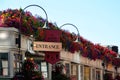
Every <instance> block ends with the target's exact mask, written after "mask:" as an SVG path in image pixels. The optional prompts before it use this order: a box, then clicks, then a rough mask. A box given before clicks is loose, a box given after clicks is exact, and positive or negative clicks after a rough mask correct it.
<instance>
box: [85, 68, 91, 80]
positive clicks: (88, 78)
mask: <svg viewBox="0 0 120 80" xmlns="http://www.w3.org/2000/svg"><path fill="white" fill-rule="evenodd" d="M90 78H91V77H90V67H88V66H85V67H84V80H90Z"/></svg>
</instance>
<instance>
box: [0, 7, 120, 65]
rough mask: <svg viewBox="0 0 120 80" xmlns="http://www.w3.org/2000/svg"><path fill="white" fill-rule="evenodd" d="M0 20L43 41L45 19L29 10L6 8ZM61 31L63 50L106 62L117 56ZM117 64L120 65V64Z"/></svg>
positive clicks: (50, 25)
mask: <svg viewBox="0 0 120 80" xmlns="http://www.w3.org/2000/svg"><path fill="white" fill-rule="evenodd" d="M20 16H21V17H20ZM0 22H2V24H0V26H1V27H3V26H4V27H15V28H17V29H20V30H21V33H22V34H24V35H28V36H29V35H34V38H35V40H38V41H44V37H45V35H44V34H45V32H44V29H43V28H42V27H43V26H44V24H45V22H46V20H45V19H43V18H42V17H38V16H37V17H36V16H33V15H32V14H31V13H30V12H28V11H26V12H24V11H23V10H22V9H20V10H17V9H15V10H12V9H8V10H4V11H2V12H1V13H0ZM47 22H48V21H47ZM47 25H48V26H49V29H59V28H58V27H57V26H55V25H54V24H53V23H50V22H48V24H47ZM59 30H60V29H59ZM61 32H62V35H61V37H60V41H61V42H62V46H63V48H64V49H65V50H68V51H69V52H71V53H75V52H76V51H77V52H80V53H81V55H82V56H84V57H87V58H89V59H91V60H96V59H101V60H105V61H106V62H108V63H112V62H113V61H115V60H114V58H115V57H116V56H117V53H116V52H114V51H112V50H109V49H108V48H106V47H103V46H101V45H98V44H93V43H92V42H90V41H88V40H86V39H84V38H83V37H81V36H77V35H75V34H71V33H70V32H68V31H63V30H61ZM77 37H79V39H80V42H75V40H76V38H77ZM115 65H116V64H115ZM117 65H119V66H120V64H117Z"/></svg>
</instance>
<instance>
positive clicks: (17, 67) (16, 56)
mask: <svg viewBox="0 0 120 80" xmlns="http://www.w3.org/2000/svg"><path fill="white" fill-rule="evenodd" d="M21 62H22V55H21V54H14V70H15V72H19V70H20V68H21V66H22V63H21Z"/></svg>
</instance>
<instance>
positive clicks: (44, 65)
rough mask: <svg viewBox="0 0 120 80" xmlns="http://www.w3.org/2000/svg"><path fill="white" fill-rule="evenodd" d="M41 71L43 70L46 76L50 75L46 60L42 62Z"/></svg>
mask: <svg viewBox="0 0 120 80" xmlns="http://www.w3.org/2000/svg"><path fill="white" fill-rule="evenodd" d="M41 72H42V74H43V76H44V78H47V77H48V74H47V63H46V62H41Z"/></svg>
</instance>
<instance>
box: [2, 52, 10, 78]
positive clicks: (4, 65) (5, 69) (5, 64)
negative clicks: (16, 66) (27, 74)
mask: <svg viewBox="0 0 120 80" xmlns="http://www.w3.org/2000/svg"><path fill="white" fill-rule="evenodd" d="M0 75H1V76H7V75H8V53H0Z"/></svg>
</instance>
